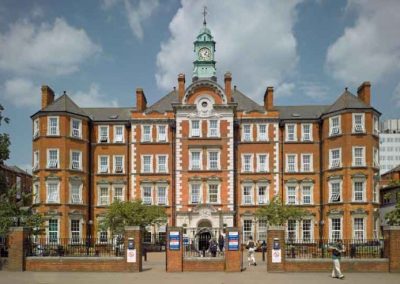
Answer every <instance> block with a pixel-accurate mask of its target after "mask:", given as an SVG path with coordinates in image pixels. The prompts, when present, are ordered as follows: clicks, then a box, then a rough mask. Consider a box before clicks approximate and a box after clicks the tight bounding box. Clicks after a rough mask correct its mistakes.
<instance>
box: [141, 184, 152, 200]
mask: <svg viewBox="0 0 400 284" xmlns="http://www.w3.org/2000/svg"><path fill="white" fill-rule="evenodd" d="M142 190H143V203H144V204H146V205H150V204H152V203H153V196H152V187H151V185H144V186H143V187H142Z"/></svg>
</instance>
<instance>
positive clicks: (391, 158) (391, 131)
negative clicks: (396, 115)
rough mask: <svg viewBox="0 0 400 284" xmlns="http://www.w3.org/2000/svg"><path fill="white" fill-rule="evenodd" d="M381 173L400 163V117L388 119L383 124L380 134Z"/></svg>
mask: <svg viewBox="0 0 400 284" xmlns="http://www.w3.org/2000/svg"><path fill="white" fill-rule="evenodd" d="M379 144H380V147H379V150H380V157H379V161H380V169H381V171H380V174H381V175H383V174H385V173H387V172H388V171H390V170H392V169H393V168H395V167H397V166H398V165H400V119H388V120H385V121H384V122H383V123H382V124H381V132H380V134H379Z"/></svg>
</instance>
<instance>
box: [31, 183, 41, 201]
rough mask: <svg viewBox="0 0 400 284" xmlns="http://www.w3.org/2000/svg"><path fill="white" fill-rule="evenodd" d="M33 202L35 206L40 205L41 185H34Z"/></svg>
mask: <svg viewBox="0 0 400 284" xmlns="http://www.w3.org/2000/svg"><path fill="white" fill-rule="evenodd" d="M32 193H33V196H32V198H33V200H32V203H33V204H38V203H40V187H39V183H34V184H33V192H32Z"/></svg>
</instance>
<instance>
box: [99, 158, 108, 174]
mask: <svg viewBox="0 0 400 284" xmlns="http://www.w3.org/2000/svg"><path fill="white" fill-rule="evenodd" d="M101 158H107V168H105V167H104V168H103V167H102V165H101ZM109 172H110V156H107V155H99V156H98V167H97V173H99V174H108V173H109Z"/></svg>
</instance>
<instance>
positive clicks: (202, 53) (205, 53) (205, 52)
mask: <svg viewBox="0 0 400 284" xmlns="http://www.w3.org/2000/svg"><path fill="white" fill-rule="evenodd" d="M199 58H200V60H209V59H210V58H211V51H210V50H209V49H208V48H206V47H203V48H202V49H200V50H199Z"/></svg>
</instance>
